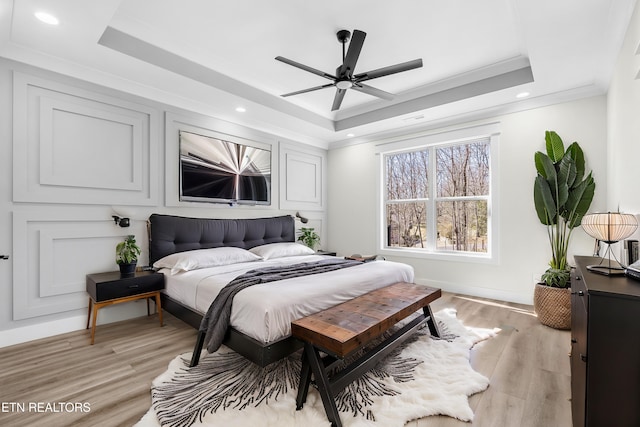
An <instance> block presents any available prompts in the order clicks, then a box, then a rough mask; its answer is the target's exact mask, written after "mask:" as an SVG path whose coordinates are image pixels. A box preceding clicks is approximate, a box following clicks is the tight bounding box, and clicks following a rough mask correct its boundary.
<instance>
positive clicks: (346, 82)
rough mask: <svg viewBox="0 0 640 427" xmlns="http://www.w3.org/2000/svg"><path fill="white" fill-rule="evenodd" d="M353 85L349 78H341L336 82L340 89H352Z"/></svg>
mask: <svg viewBox="0 0 640 427" xmlns="http://www.w3.org/2000/svg"><path fill="white" fill-rule="evenodd" d="M352 86H353V83H351V82H350V81H349V80H340V81H339V82H336V87H337V88H338V89H351V87H352Z"/></svg>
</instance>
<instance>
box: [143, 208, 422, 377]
mask: <svg viewBox="0 0 640 427" xmlns="http://www.w3.org/2000/svg"><path fill="white" fill-rule="evenodd" d="M214 248H216V249H214ZM211 249H213V250H211ZM212 252H215V253H216V257H217V258H216V262H214V263H211V262H210V258H209V257H210V254H211V253H212ZM220 254H223V255H220ZM204 255H206V260H205V258H204ZM251 255H252V256H253V258H252V256H251ZM220 256H224V257H227V258H224V262H217V261H218V259H219V257H220ZM149 257H150V264H151V265H155V266H156V267H160V270H159V271H161V272H162V273H163V274H164V275H165V284H166V286H165V290H164V292H163V295H162V304H163V308H164V309H165V310H166V311H167V312H169V313H171V314H173V315H174V316H176V317H178V318H180V319H182V320H183V321H185V322H186V323H188V324H190V325H191V326H193V327H194V328H199V327H200V323H201V321H202V318H203V314H204V313H205V312H206V311H207V308H208V306H209V305H210V304H211V302H212V301H213V299H214V298H215V296H216V294H217V293H218V292H219V291H220V289H222V288H223V287H224V286H225V285H226V283H228V282H229V281H231V280H233V279H234V278H235V277H237V276H239V275H241V274H243V273H246V272H248V271H254V270H255V269H260V268H263V267H271V266H280V265H282V266H285V265H290V264H296V265H298V264H304V263H310V264H309V265H311V263H316V262H318V261H320V260H323V259H326V258H330V257H327V256H324V255H317V254H315V253H313V251H310V250H309V249H308V248H306V247H304V246H303V245H300V244H298V243H295V225H294V218H293V217H291V216H288V215H287V216H278V217H269V218H254V219H209V218H188V217H180V216H173V215H160V214H153V215H151V216H150V218H149ZM203 260H204V261H203ZM185 266H187V267H185ZM400 281H402V282H412V281H413V269H412V268H411V267H410V266H408V265H406V264H400V263H395V262H390V261H375V262H369V263H361V264H359V265H356V266H350V267H348V268H343V269H340V270H339V271H331V272H326V273H321V274H315V275H309V276H304V277H298V278H293V279H285V280H280V281H277V282H272V283H266V284H259V285H256V286H252V287H250V288H247V289H244V290H242V291H240V292H239V293H238V294H237V295H236V296H235V298H234V300H233V306H232V312H231V319H230V322H231V323H230V327H229V328H228V329H227V332H226V335H225V338H224V344H225V345H226V346H227V347H229V348H231V349H233V350H234V351H236V352H238V353H239V354H242V355H243V356H244V357H246V358H247V359H249V360H251V361H252V362H254V363H256V364H258V365H260V366H266V365H268V364H270V363H272V362H274V361H276V360H279V359H281V358H283V357H285V356H287V355H289V354H291V353H292V352H294V351H296V350H297V349H299V348H300V347H301V346H302V344H301V343H300V342H299V341H297V340H295V339H294V338H292V337H291V329H290V328H291V321H292V320H295V319H297V318H300V317H304V316H307V315H309V314H313V313H315V312H318V311H321V310H323V309H325V308H329V307H331V306H334V305H336V304H339V303H340V302H344V301H347V300H349V299H352V298H355V297H356V296H359V295H362V294H364V293H367V292H369V291H371V290H374V289H377V288H380V287H383V286H386V285H390V284H392V283H395V282H400ZM200 338H201V337H200V336H199V338H198V340H199V341H200ZM200 348H201V347H200ZM199 350H200V349H199V348H198V346H196V349H195V350H194V357H196V354H197V355H199V353H200V351H199ZM195 363H197V359H196V360H195ZM192 364H193V359H192Z"/></svg>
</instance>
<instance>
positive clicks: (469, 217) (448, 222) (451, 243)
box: [436, 200, 488, 253]
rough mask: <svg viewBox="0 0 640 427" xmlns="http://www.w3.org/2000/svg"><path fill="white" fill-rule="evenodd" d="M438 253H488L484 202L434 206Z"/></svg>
mask: <svg viewBox="0 0 640 427" xmlns="http://www.w3.org/2000/svg"><path fill="white" fill-rule="evenodd" d="M436 209H437V215H438V236H437V243H436V248H437V250H446V251H466V252H485V253H486V252H487V250H488V247H487V246H488V245H487V202H486V201H484V200H472V201H454V202H451V201H449V202H437V203H436Z"/></svg>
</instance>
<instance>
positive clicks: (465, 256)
mask: <svg viewBox="0 0 640 427" xmlns="http://www.w3.org/2000/svg"><path fill="white" fill-rule="evenodd" d="M379 254H380V255H383V256H392V257H400V258H420V259H432V260H434V261H453V262H473V263H479V264H497V263H498V259H497V257H495V256H491V254H475V253H469V252H464V253H455V252H427V251H423V250H415V249H409V248H403V249H390V248H385V249H381V250H379Z"/></svg>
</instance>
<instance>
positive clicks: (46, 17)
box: [34, 11, 60, 25]
mask: <svg viewBox="0 0 640 427" xmlns="http://www.w3.org/2000/svg"><path fill="white" fill-rule="evenodd" d="M34 15H35V16H36V18H38V19H39V20H40V21H42V22H44V23H45V24H49V25H58V24H59V23H60V21H59V20H58V18H56V17H55V16H53V15H52V14H50V13H47V12H42V11H40V12H36V13H35V14H34Z"/></svg>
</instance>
